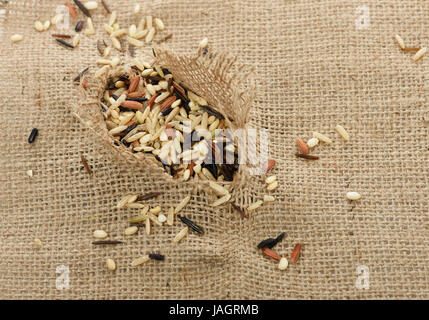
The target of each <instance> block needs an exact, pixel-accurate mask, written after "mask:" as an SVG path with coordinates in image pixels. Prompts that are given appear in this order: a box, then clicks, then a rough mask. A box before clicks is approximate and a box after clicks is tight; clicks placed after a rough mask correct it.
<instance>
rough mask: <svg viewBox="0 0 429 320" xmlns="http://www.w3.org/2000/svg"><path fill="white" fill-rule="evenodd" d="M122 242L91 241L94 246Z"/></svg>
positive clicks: (119, 242)
mask: <svg viewBox="0 0 429 320" xmlns="http://www.w3.org/2000/svg"><path fill="white" fill-rule="evenodd" d="M121 243H123V242H122V241H119V240H100V241H93V242H92V244H95V245H105V244H121Z"/></svg>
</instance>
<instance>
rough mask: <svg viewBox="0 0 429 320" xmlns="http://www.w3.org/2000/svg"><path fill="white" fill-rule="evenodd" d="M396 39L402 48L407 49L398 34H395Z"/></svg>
mask: <svg viewBox="0 0 429 320" xmlns="http://www.w3.org/2000/svg"><path fill="white" fill-rule="evenodd" d="M395 40H396V42H397V43H398V45H399V47H400V48H401V49H402V50H403V49H405V42H404V40H403V39H402V38H401V37H400V36H399V35H398V34H395Z"/></svg>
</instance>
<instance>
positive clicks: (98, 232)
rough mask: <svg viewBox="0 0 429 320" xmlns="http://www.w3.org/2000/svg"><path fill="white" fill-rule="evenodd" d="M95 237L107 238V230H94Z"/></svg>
mask: <svg viewBox="0 0 429 320" xmlns="http://www.w3.org/2000/svg"><path fill="white" fill-rule="evenodd" d="M94 238H96V239H104V238H107V232H106V231H104V230H95V231H94Z"/></svg>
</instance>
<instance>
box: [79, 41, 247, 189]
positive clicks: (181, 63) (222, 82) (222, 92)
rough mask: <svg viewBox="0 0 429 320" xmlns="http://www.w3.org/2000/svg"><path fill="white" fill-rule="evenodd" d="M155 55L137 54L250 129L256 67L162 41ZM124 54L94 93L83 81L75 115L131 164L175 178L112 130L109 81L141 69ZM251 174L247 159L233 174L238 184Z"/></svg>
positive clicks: (233, 123)
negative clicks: (107, 114)
mask: <svg viewBox="0 0 429 320" xmlns="http://www.w3.org/2000/svg"><path fill="white" fill-rule="evenodd" d="M153 54H155V56H156V59H154V57H153V56H152V57H150V56H149V57H148V56H147V55H139V57H137V59H144V61H150V62H152V61H154V62H153V63H154V64H157V65H160V66H162V67H163V68H167V69H168V70H170V72H172V74H173V75H174V79H175V80H176V81H178V82H179V83H180V84H183V85H184V86H185V87H186V88H188V89H190V90H191V91H192V92H194V93H197V94H198V95H200V96H202V97H204V98H205V100H206V101H207V102H208V103H209V105H210V106H212V107H213V106H214V107H215V108H216V110H217V111H218V112H220V113H221V114H222V115H223V116H224V117H225V122H226V125H227V128H231V129H246V124H247V123H248V121H249V112H250V107H251V103H252V101H253V99H254V96H255V84H254V79H253V77H251V74H252V68H249V67H246V66H245V65H237V63H236V60H237V59H236V58H234V57H228V55H226V54H216V53H214V52H210V53H207V54H203V53H202V51H201V49H199V50H198V51H197V52H196V54H194V55H191V54H188V55H178V54H176V53H175V52H174V50H172V49H171V48H168V47H166V46H164V45H162V46H156V48H155V49H153ZM134 55H135V54H134ZM124 59H125V61H123V64H121V65H120V66H118V67H115V68H113V69H111V70H109V72H107V73H106V74H104V75H103V76H102V77H99V78H96V79H93V81H94V85H93V88H92V90H90V91H89V93H88V92H87V91H86V90H85V89H83V87H82V86H79V91H80V92H81V93H82V95H83V96H82V98H81V99H79V100H78V101H77V102H76V104H75V106H74V113H73V114H74V116H76V117H77V118H78V119H79V120H80V121H81V122H82V123H83V124H84V125H86V126H88V127H89V128H90V129H91V130H92V132H93V133H94V135H97V136H99V137H100V138H101V139H102V140H103V141H105V142H106V143H107V145H108V146H110V147H111V148H112V149H113V150H114V151H115V154H117V155H118V156H120V157H122V158H124V159H125V160H127V161H128V162H130V163H136V164H137V165H140V166H141V167H142V168H143V169H146V170H147V171H148V174H150V175H154V176H155V178H156V179H163V180H166V181H168V183H172V181H171V180H172V177H171V176H170V175H169V174H168V173H167V172H165V170H164V168H163V167H162V164H161V163H160V162H159V161H157V160H156V159H155V158H154V156H153V155H147V154H145V153H143V152H139V153H133V152H131V151H130V150H129V149H127V148H126V147H125V146H124V145H123V144H122V143H121V144H118V143H116V144H115V140H114V139H113V138H112V136H111V135H109V134H108V130H107V127H106V124H105V120H104V117H103V115H102V111H101V104H100V101H101V99H102V97H103V94H104V92H105V90H106V88H107V85H108V83H109V81H111V80H112V79H113V78H115V77H119V76H124V77H126V78H132V77H134V76H135V74H136V73H135V72H134V71H133V69H132V68H133V67H135V64H134V61H135V59H134V58H132V57H125V58H124ZM82 73H83V72H82ZM79 78H80V82H81V83H82V81H83V79H84V78H85V79H86V78H87V75H86V73H85V75H82V76H81V77H79ZM246 80H249V81H246ZM248 173H249V172H248V170H246V167H245V163H243V166H242V167H241V168H240V170H239V172H237V174H235V175H234V181H233V184H234V185H236V184H240V181H241V180H242V179H245V178H248ZM199 183H201V182H199ZM179 187H180V186H179Z"/></svg>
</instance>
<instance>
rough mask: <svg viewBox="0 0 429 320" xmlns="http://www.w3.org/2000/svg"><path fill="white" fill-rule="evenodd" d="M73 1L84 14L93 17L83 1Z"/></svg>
mask: <svg viewBox="0 0 429 320" xmlns="http://www.w3.org/2000/svg"><path fill="white" fill-rule="evenodd" d="M73 1H74V3H75V4H76V5H77V6H78V8H79V9H80V10H81V11H82V13H83V14H84V15H86V16H87V17H91V14H90V13H89V11H88V9H87V8H86V7H85V6H84V5H83V3H82V2H80V1H79V0H73Z"/></svg>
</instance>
